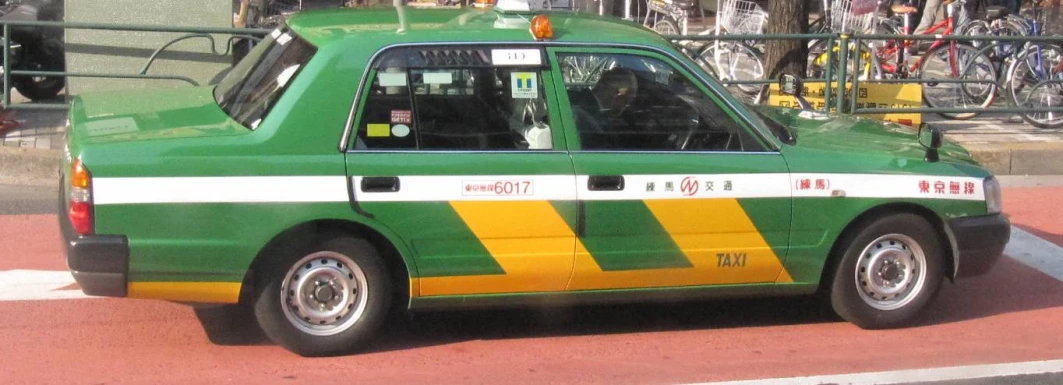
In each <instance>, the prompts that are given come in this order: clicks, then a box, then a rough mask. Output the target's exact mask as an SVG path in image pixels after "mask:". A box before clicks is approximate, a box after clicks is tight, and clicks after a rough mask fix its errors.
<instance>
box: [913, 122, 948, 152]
mask: <svg viewBox="0 0 1063 385" xmlns="http://www.w3.org/2000/svg"><path fill="white" fill-rule="evenodd" d="M917 135H918V136H919V144H920V145H922V146H923V147H926V161H927V162H937V161H938V159H939V157H938V149H939V148H941V143H942V141H943V137H942V134H941V130H939V129H938V128H937V127H934V126H931V125H929V124H926V123H923V124H920V125H919V133H918V134H917Z"/></svg>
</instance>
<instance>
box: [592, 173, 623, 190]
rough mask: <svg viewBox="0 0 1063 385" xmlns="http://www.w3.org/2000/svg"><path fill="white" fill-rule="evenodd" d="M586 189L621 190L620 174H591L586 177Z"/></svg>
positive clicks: (621, 177)
mask: <svg viewBox="0 0 1063 385" xmlns="http://www.w3.org/2000/svg"><path fill="white" fill-rule="evenodd" d="M587 189H588V190H591V191H621V190H623V189H624V177H623V176H622V175H591V176H590V177H588V178H587Z"/></svg>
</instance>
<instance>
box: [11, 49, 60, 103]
mask: <svg viewBox="0 0 1063 385" xmlns="http://www.w3.org/2000/svg"><path fill="white" fill-rule="evenodd" d="M64 57H65V53H64V47H63V43H62V42H61V41H59V40H54V39H48V40H44V41H42V42H41V44H40V46H38V47H35V49H34V50H33V51H30V52H27V55H26V57H25V64H23V65H22V66H21V67H22V68H18V69H20V70H27V71H48V72H63V71H65V70H66V60H65V59H64ZM11 83H12V84H13V85H14V86H15V89H16V90H18V93H20V94H22V96H25V97H26V98H28V99H30V100H33V101H40V100H47V99H52V98H54V97H56V96H58V95H59V91H62V90H63V87H66V78H64V77H62V76H15V77H12V79H11Z"/></svg>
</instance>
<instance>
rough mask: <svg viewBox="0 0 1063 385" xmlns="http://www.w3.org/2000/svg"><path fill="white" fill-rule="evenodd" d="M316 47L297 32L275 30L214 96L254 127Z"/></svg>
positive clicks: (219, 85) (227, 110) (226, 79)
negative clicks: (296, 33) (297, 34)
mask: <svg viewBox="0 0 1063 385" xmlns="http://www.w3.org/2000/svg"><path fill="white" fill-rule="evenodd" d="M316 51H317V49H316V48H314V46H312V45H310V43H307V42H306V41H305V40H303V39H301V38H299V37H298V36H296V35H295V34H293V33H289V32H287V31H284V30H275V31H273V33H271V34H270V35H269V36H268V37H266V39H264V40H262V42H260V43H259V45H258V46H257V47H255V49H253V50H251V52H250V53H248V55H247V57H245V58H244V59H243V60H241V61H240V63H239V64H237V65H236V67H233V69H232V71H230V72H229V73H228V74H227V75H225V78H223V79H222V80H221V82H220V83H218V86H217V87H216V88H214V100H216V101H217V102H218V105H219V106H221V109H222V110H225V112H226V113H227V114H229V116H231V117H232V118H233V120H236V121H237V122H239V123H240V124H242V125H244V126H245V127H247V128H250V129H252V130H254V129H256V128H258V125H259V124H261V123H262V119H264V118H265V117H266V114H267V113H269V110H270V109H271V108H273V104H274V103H276V102H277V99H279V98H280V96H281V94H283V93H284V90H285V89H286V88H287V86H288V84H290V83H291V81H292V80H293V79H294V78H295V75H296V74H297V73H298V72H299V70H300V69H301V68H302V67H303V66H305V65H306V63H307V62H308V61H309V60H310V57H312V56H313V55H314V52H316Z"/></svg>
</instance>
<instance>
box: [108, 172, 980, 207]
mask: <svg viewBox="0 0 1063 385" xmlns="http://www.w3.org/2000/svg"><path fill="white" fill-rule="evenodd" d="M351 178H352V180H351V181H352V182H353V186H354V191H353V193H354V196H355V199H356V200H357V201H359V202H441V201H520V200H563V201H571V200H577V199H579V200H587V201H597V200H643V199H697V198H788V197H791V196H793V197H798V198H801V197H809V198H812V197H831V196H845V197H850V198H904V199H953V200H969V201H983V200H985V192H984V191H983V187H982V179H980V178H970V177H938V176H923V175H884V174H786V173H767V174H686V175H683V174H665V175H624V188H623V189H622V190H617V191H598V190H595V191H592V190H590V189H589V185H588V182H589V179H590V176H587V175H443V176H399V177H398V178H399V189H398V191H395V192H364V191H362V189H361V182H362V180H363V179H364V178H365V177H362V176H354V177H351ZM349 195H350V194H349V192H348V187H347V181H346V179H345V177H343V176H239V177H151V178H96V179H94V180H93V201H94V202H95V203H96V204H99V205H109V204H142V203H270V202H272V203H284V202H346V201H347V200H348V197H349Z"/></svg>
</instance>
